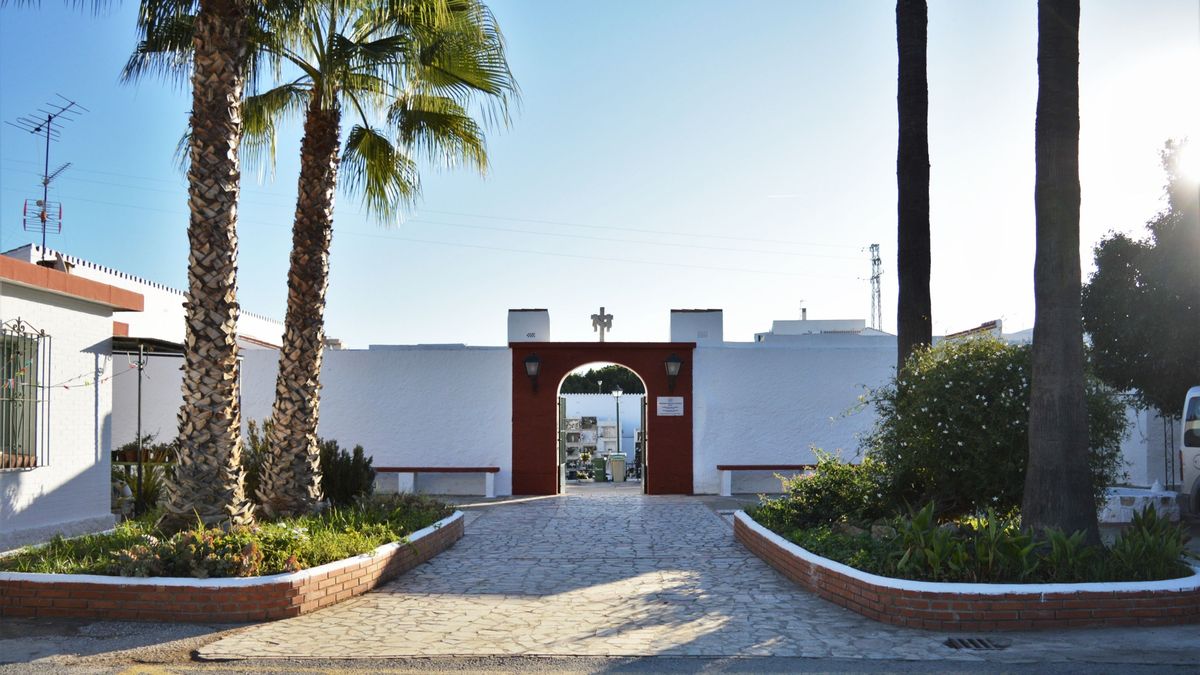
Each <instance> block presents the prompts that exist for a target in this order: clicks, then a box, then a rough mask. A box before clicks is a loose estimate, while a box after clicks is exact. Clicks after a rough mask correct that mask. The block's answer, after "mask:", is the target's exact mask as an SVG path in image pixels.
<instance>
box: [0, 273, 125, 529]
mask: <svg viewBox="0 0 1200 675" xmlns="http://www.w3.org/2000/svg"><path fill="white" fill-rule="evenodd" d="M143 301H144V300H143V297H142V296H141V295H140V294H138V293H133V292H129V291H127V290H123V289H121V288H116V287H114V286H111V285H108V284H104V283H100V282H97V281H92V280H89V279H85V278H82V277H79V276H75V275H70V274H65V273H63V272H60V271H56V270H53V269H47V268H45V267H41V266H38V265H33V264H30V263H27V262H22V261H20V260H17V259H15V258H12V257H2V256H0V322H2V324H3V330H2V331H0V371H2V377H0V380H2V382H0V420H2V422H0V551H3V550H8V549H11V548H14V547H17V546H20V545H24V544H27V543H33V542H37V541H42V540H45V539H47V538H49V537H51V536H53V535H55V534H63V535H76V534H82V533H85V532H94V531H97V530H102V529H105V528H107V527H110V526H111V525H112V524H113V522H114V519H113V516H112V515H111V513H110V489H111V488H110V472H111V470H110V450H111V447H112V445H111V430H112V414H111V413H112V390H113V387H114V384H115V383H116V382H118V381H121V380H123V379H126V378H128V372H129V371H128V369H127V368H126V367H125V364H124V363H122V362H120V361H119V360H115V359H113V358H112V355H111V352H110V348H111V344H112V328H113V316H114V314H115V313H120V314H121V315H122V316H126V317H129V316H135V315H136V314H135V313H136V312H138V311H140V310H141V308H142V306H143Z"/></svg>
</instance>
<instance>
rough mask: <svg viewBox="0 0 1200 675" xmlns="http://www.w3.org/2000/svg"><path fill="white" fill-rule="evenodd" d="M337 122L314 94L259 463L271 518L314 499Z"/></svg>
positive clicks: (307, 507) (335, 113) (336, 114)
mask: <svg viewBox="0 0 1200 675" xmlns="http://www.w3.org/2000/svg"><path fill="white" fill-rule="evenodd" d="M340 121H341V112H340V110H339V108H338V107H337V105H336V103H335V104H333V108H332V109H325V108H323V106H322V104H321V97H320V96H319V95H317V94H314V96H313V99H312V102H310V103H309V107H308V112H307V116H306V117H305V120H304V140H303V141H302V142H301V146H300V187H299V194H298V197H297V199H296V221H295V224H294V226H293V229H292V260H291V269H290V270H289V271H288V306H287V316H286V318H285V319H284V332H283V347H282V348H281V349H280V352H279V374H278V379H277V380H276V383H275V406H274V409H273V411H272V420H273V422H274V425H273V427H272V432H271V436H270V439H269V440H270V448H271V452H269V453H267V457H266V458H265V460H264V462H263V467H262V475H261V478H260V480H261V483H260V487H259V489H258V495H259V501H260V502H261V504H262V506H263V509H264V510H265V511H266V512H267V513H268V514H270V515H273V516H278V515H286V514H298V513H305V512H308V511H311V510H312V509H313V508H314V507H315V505H316V503H317V502H318V501H320V499H321V471H320V464H319V461H320V449H319V447H318V446H317V421H318V415H319V412H320V410H319V409H320V394H321V390H320V387H321V384H320V375H321V357H322V351H323V349H324V342H325V289H326V288H327V287H328V285H329V246H330V242H331V241H332V236H333V197H334V191H335V189H336V187H337V170H338V150H339V148H340V145H339V144H340V141H341V136H340V133H339V124H340Z"/></svg>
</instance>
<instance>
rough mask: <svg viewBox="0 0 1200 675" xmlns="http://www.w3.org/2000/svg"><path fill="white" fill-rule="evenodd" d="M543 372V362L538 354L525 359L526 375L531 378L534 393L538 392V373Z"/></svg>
mask: <svg viewBox="0 0 1200 675" xmlns="http://www.w3.org/2000/svg"><path fill="white" fill-rule="evenodd" d="M540 372H542V360H541V359H539V358H538V355H537V354H530V355H529V356H526V357H525V374H526V375H528V376H529V381H530V382H532V383H533V391H534V392H536V391H537V380H538V373H540Z"/></svg>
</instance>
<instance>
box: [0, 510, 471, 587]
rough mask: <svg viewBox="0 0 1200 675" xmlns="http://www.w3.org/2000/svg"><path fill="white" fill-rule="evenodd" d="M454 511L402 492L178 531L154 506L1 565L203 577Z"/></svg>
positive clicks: (385, 538)
mask: <svg viewBox="0 0 1200 675" xmlns="http://www.w3.org/2000/svg"><path fill="white" fill-rule="evenodd" d="M450 513H451V509H450V508H449V507H448V506H447V505H446V504H444V503H442V502H439V501H436V500H434V499H430V498H428V497H423V496H418V495H396V496H392V497H389V498H385V499H368V500H360V501H358V502H356V503H355V504H353V505H351V506H346V507H336V506H335V507H331V508H329V509H327V510H325V511H324V512H323V513H320V514H317V515H312V516H304V517H299V518H291V519H286V520H280V521H277V522H273V523H263V524H259V525H255V526H252V527H237V528H232V529H229V530H222V529H216V528H213V529H205V528H203V527H197V528H194V529H191V530H186V531H183V532H179V533H178V534H175V535H172V536H163V535H162V534H161V533H160V532H159V531H158V530H156V529H155V522H156V520H157V514H153V513H151V514H147V515H145V516H143V517H140V518H136V519H131V520H127V521H125V522H124V523H122V524H120V525H118V526H117V527H116V529H115V530H113V531H112V532H107V533H103V534H98V535H89V536H86V537H78V538H75V539H63V538H61V537H59V538H56V539H55V540H53V541H51V542H50V543H48V544H46V545H45V546H40V547H30V548H27V549H25V550H23V551H21V552H19V553H16V554H14V555H11V556H7V557H5V558H0V570H6V571H14V572H47V573H58V574H112V575H122V576H139V577H155V576H180V577H198V578H207V577H239V576H256V575H265V574H278V573H281V572H294V571H297V570H301V569H306V568H309V567H315V566H317V565H324V564H325V563H328V562H333V561H334V560H341V559H343V558H349V557H351V556H355V555H359V554H362V553H368V552H370V551H372V550H374V549H375V548H378V547H379V546H381V545H383V544H387V543H389V542H395V541H401V540H403V539H404V537H407V536H409V535H410V534H412V533H413V532H415V531H417V530H419V529H421V528H424V527H427V526H429V525H431V524H432V523H435V522H437V521H438V520H440V519H442V518H445V517H446V516H448V515H450Z"/></svg>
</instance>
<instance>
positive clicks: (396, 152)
mask: <svg viewBox="0 0 1200 675" xmlns="http://www.w3.org/2000/svg"><path fill="white" fill-rule="evenodd" d="M341 174H342V176H343V178H344V181H343V183H342V185H343V187H344V188H345V189H346V191H347V192H348V193H350V194H352V195H356V196H361V197H362V200H363V205H364V206H366V209H367V213H368V214H370V215H371V216H373V217H374V218H376V219H378V220H380V221H387V220H391V219H394V218H395V217H396V216H398V215H399V214H400V211H401V209H402V208H403V207H404V206H405V205H406V204H409V203H411V202H412V200H413V199H415V198H416V196H417V194H418V193H419V192H420V177H419V175H418V173H417V166H416V164H415V163H414V162H413V161H412V158H410V157H409V156H408V155H406V154H405V153H404V151H403V150H402V149H401V148H399V147H397V146H396V144H395V143H393V142H392V140H391V139H390V138H388V137H387V136H386V135H385V134H383V133H381V132H379V131H377V130H375V129H373V128H371V127H366V126H362V125H355V126H354V128H353V129H351V130H350V135H349V136H348V137H347V139H346V146H345V149H344V150H343V151H342V166H341Z"/></svg>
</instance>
